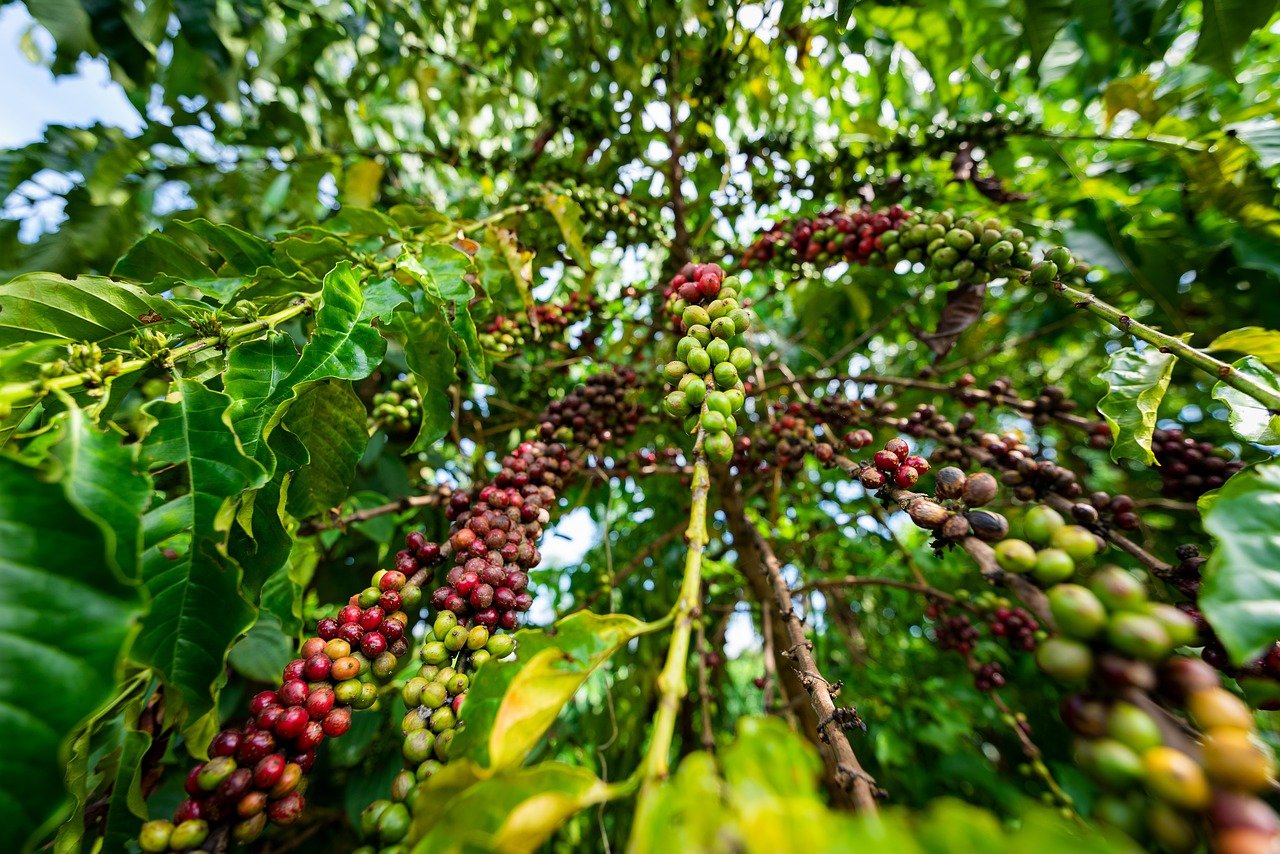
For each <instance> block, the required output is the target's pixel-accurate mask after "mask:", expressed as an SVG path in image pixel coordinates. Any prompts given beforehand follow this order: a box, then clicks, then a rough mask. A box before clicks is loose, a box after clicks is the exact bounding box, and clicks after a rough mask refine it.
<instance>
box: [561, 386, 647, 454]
mask: <svg viewBox="0 0 1280 854" xmlns="http://www.w3.org/2000/svg"><path fill="white" fill-rule="evenodd" d="M637 381H638V377H637V375H636V372H635V371H633V370H631V369H630V368H622V369H619V370H608V371H603V372H601V373H598V374H593V375H592V376H590V377H588V378H587V380H586V382H584V383H582V384H581V385H578V386H577V387H576V388H574V389H573V390H572V391H570V392H569V393H568V394H566V395H565V396H564V397H562V398H560V399H559V400H553V401H552V402H551V403H550V404H548V405H547V408H546V410H544V412H543V417H542V421H541V423H539V425H538V436H539V437H540V438H541V439H543V440H544V441H548V442H550V441H556V442H565V443H569V442H572V443H573V444H575V445H577V446H579V447H584V448H587V449H588V450H591V451H597V450H599V449H600V448H602V447H604V446H605V445H608V444H615V445H622V444H624V443H625V442H626V441H627V439H629V438H630V437H631V436H633V435H635V432H636V427H637V426H638V425H639V422H640V417H641V412H642V410H641V408H640V406H639V404H637V403H636V402H635V401H634V400H632V399H631V395H630V392H631V391H632V390H633V389H635V388H636V386H637Z"/></svg>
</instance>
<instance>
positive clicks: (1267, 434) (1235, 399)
mask: <svg viewBox="0 0 1280 854" xmlns="http://www.w3.org/2000/svg"><path fill="white" fill-rule="evenodd" d="M1231 367H1232V368H1233V369H1234V370H1235V371H1236V373H1237V374H1241V375H1243V376H1246V377H1248V378H1249V379H1252V380H1254V381H1255V382H1257V383H1259V384H1260V385H1263V386H1266V387H1267V388H1269V389H1272V390H1274V391H1276V392H1277V393H1280V379H1277V378H1276V375H1275V374H1274V373H1272V372H1271V370H1270V369H1269V368H1267V366H1266V365H1264V364H1262V362H1260V361H1258V360H1257V359H1256V358H1254V357H1253V356H1245V357H1244V358H1243V359H1241V360H1240V361H1238V362H1236V363H1235V364H1233V365H1232V366H1231ZM1213 399H1214V400H1220V401H1222V402H1223V403H1225V404H1226V405H1227V421H1228V423H1230V424H1231V431H1232V432H1233V433H1235V434H1236V435H1237V436H1239V437H1240V438H1241V439H1244V440H1245V441H1246V442H1257V443H1259V444H1261V445H1280V415H1275V414H1273V413H1272V412H1271V411H1270V410H1268V409H1267V407H1266V406H1264V405H1263V404H1261V403H1259V402H1258V401H1257V400H1254V399H1253V398H1252V397H1251V396H1249V395H1247V394H1245V393H1244V392H1242V391H1237V390H1236V389H1234V388H1232V387H1231V386H1229V385H1227V384H1226V383H1221V382H1220V383H1218V384H1217V385H1215V386H1214V387H1213Z"/></svg>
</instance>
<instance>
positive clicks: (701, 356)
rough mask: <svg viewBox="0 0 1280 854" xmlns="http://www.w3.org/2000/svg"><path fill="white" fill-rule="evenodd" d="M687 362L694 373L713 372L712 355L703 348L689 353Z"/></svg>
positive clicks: (713, 342)
mask: <svg viewBox="0 0 1280 854" xmlns="http://www.w3.org/2000/svg"><path fill="white" fill-rule="evenodd" d="M711 343H712V344H715V343H716V342H715V341H712V342H711ZM685 362H686V364H687V365H688V366H689V370H690V371H692V372H693V373H695V374H705V373H706V372H707V371H709V370H711V353H710V352H709V351H707V350H704V349H702V348H701V347H698V348H697V349H695V350H690V351H689V355H688V356H687V357H686V359H685Z"/></svg>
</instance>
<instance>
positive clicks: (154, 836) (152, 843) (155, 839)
mask: <svg viewBox="0 0 1280 854" xmlns="http://www.w3.org/2000/svg"><path fill="white" fill-rule="evenodd" d="M172 835H173V822H170V821H165V820H164V819H156V820H155V821H149V822H147V823H146V824H144V825H142V830H141V831H140V832H139V833H138V847H139V848H141V849H142V850H143V851H147V852H153V851H168V850H169V838H170V837H171V836H172Z"/></svg>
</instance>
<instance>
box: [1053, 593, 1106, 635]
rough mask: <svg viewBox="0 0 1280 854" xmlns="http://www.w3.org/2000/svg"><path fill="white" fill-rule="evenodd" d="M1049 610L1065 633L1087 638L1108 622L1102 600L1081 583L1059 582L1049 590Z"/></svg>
mask: <svg viewBox="0 0 1280 854" xmlns="http://www.w3.org/2000/svg"><path fill="white" fill-rule="evenodd" d="M1049 611H1050V613H1052V614H1053V621H1054V622H1055V623H1056V624H1057V626H1058V628H1059V629H1060V630H1061V631H1062V632H1063V633H1065V634H1068V635H1071V636H1072V637H1074V638H1081V639H1084V640H1087V639H1089V638H1091V637H1093V636H1094V635H1096V634H1098V632H1100V631H1102V629H1103V627H1105V626H1106V624H1107V609H1106V608H1105V607H1103V604H1102V600H1100V599H1099V598H1098V597H1097V596H1095V595H1093V593H1092V591H1090V590H1089V589H1088V588H1087V587H1082V586H1081V585H1079V584H1059V585H1057V586H1055V587H1054V588H1053V589H1051V590H1050V591H1049Z"/></svg>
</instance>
